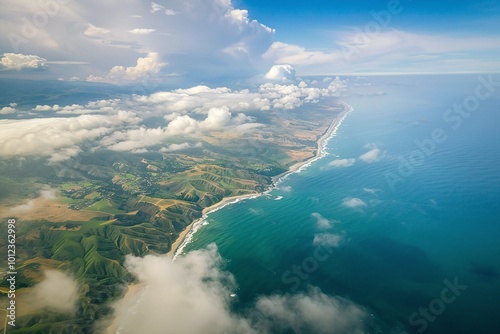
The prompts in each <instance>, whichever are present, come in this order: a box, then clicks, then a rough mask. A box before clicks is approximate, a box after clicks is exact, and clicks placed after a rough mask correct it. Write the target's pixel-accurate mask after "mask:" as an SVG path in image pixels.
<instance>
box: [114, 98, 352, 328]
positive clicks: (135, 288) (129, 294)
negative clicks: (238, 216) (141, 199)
mask: <svg viewBox="0 0 500 334" xmlns="http://www.w3.org/2000/svg"><path fill="white" fill-rule="evenodd" d="M338 103H339V104H340V105H342V106H343V108H344V109H343V110H342V111H340V112H339V114H338V115H337V116H335V118H334V120H333V121H332V122H331V124H330V126H329V127H328V129H327V130H326V131H325V133H324V134H323V135H322V136H321V137H320V138H319V139H318V141H317V144H318V147H317V150H316V154H315V156H313V157H311V158H310V159H307V160H305V161H302V162H297V163H295V164H294V165H292V166H290V167H289V169H288V171H286V172H284V173H282V174H279V175H277V176H274V177H272V184H271V185H270V187H269V189H268V190H267V191H265V192H263V193H255V194H245V195H240V196H231V197H224V198H223V199H222V200H221V201H220V202H217V203H216V204H213V205H211V206H209V207H206V208H205V209H203V211H202V217H201V218H199V219H196V220H194V221H193V222H192V223H191V224H189V225H188V226H187V227H186V228H185V229H184V230H183V231H182V232H181V233H180V234H179V236H178V237H177V239H176V240H175V242H174V243H173V244H172V247H171V249H170V251H169V252H168V253H167V254H165V256H166V257H167V258H169V259H171V260H172V261H175V259H176V257H177V255H179V254H180V253H182V249H183V248H184V246H185V245H186V244H188V243H189V242H190V241H191V236H192V235H193V234H194V232H196V231H197V229H198V228H200V227H202V226H203V223H204V222H205V219H206V217H207V215H208V214H209V213H211V212H214V211H217V210H220V209H222V208H223V207H225V206H227V205H231V204H234V203H237V202H240V201H242V200H244V199H249V198H256V197H258V196H261V195H264V194H266V193H268V192H269V191H271V190H272V189H274V188H276V187H277V185H278V184H279V183H280V182H281V181H283V180H284V179H285V178H287V177H288V176H289V175H291V174H293V173H297V172H300V171H301V169H302V168H304V167H307V166H309V165H310V164H311V163H313V162H314V161H316V160H318V159H321V158H322V157H324V156H325V155H326V153H325V147H326V144H327V143H328V141H329V140H330V138H332V137H333V136H334V135H335V133H336V131H337V129H338V128H339V126H340V124H342V121H343V120H344V118H345V117H346V116H347V114H349V112H351V111H352V110H353V109H352V107H351V106H350V105H348V104H347V103H345V102H342V101H339V102H338ZM195 229H196V230H195ZM193 230H194V231H193ZM142 287H143V285H142V284H140V283H134V284H129V285H128V286H127V291H126V292H125V295H124V296H123V298H122V300H123V301H124V302H125V303H126V304H130V303H132V302H133V299H134V297H135V296H137V295H138V294H139V293H140V291H141V288H142ZM117 327H118V326H117V324H116V323H112V324H111V325H110V326H108V328H107V333H108V334H111V333H115V332H116V330H117Z"/></svg>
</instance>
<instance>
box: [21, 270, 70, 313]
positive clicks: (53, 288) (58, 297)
mask: <svg viewBox="0 0 500 334" xmlns="http://www.w3.org/2000/svg"><path fill="white" fill-rule="evenodd" d="M29 297H30V299H29V300H30V303H31V304H32V306H33V307H36V308H47V309H49V310H51V311H54V312H59V313H69V314H73V313H74V312H75V311H76V303H77V301H78V283H77V282H76V281H75V280H74V279H73V278H71V277H69V276H68V275H66V274H65V273H63V272H61V271H58V270H48V271H46V272H45V279H44V280H43V281H41V282H40V283H38V284H36V285H35V286H34V287H33V289H32V290H31V291H30V296H29Z"/></svg>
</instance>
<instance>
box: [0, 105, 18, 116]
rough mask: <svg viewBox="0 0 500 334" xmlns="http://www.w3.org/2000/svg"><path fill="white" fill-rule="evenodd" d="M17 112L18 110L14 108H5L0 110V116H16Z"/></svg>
mask: <svg viewBox="0 0 500 334" xmlns="http://www.w3.org/2000/svg"><path fill="white" fill-rule="evenodd" d="M15 112H16V108H13V107H3V108H1V109H0V115H8V114H14V113H15Z"/></svg>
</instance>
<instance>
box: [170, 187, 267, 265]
mask: <svg viewBox="0 0 500 334" xmlns="http://www.w3.org/2000/svg"><path fill="white" fill-rule="evenodd" d="M257 195H259V193H252V194H245V195H240V196H231V197H224V198H223V199H222V200H221V201H220V202H217V203H215V204H213V205H211V206H209V207H206V208H204V209H203V211H202V214H203V216H202V217H201V218H200V219H204V218H205V215H206V214H208V213H209V212H211V211H214V210H217V209H219V208H221V207H223V206H225V205H227V204H229V203H231V202H235V201H239V200H242V199H246V198H251V197H255V196H257ZM200 219H197V220H195V221H193V222H192V223H191V224H189V225H188V226H186V228H185V229H184V231H182V232H181V233H180V234H179V237H177V239H176V240H175V242H174V243H173V244H172V247H171V249H170V251H169V252H168V253H167V254H166V255H167V256H168V257H170V258H173V257H174V255H175V252H176V251H177V249H178V248H179V246H180V245H182V242H183V241H184V239H185V238H186V236H187V235H188V234H189V232H191V229H192V228H193V225H194V224H196V223H197V222H198V221H199V220H200Z"/></svg>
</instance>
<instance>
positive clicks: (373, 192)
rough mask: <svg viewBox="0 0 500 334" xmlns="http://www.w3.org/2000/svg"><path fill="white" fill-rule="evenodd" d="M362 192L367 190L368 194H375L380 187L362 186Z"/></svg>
mask: <svg viewBox="0 0 500 334" xmlns="http://www.w3.org/2000/svg"><path fill="white" fill-rule="evenodd" d="M363 191H364V192H367V193H369V194H372V195H375V194H376V193H377V192H379V191H381V190H380V189H373V188H363Z"/></svg>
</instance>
